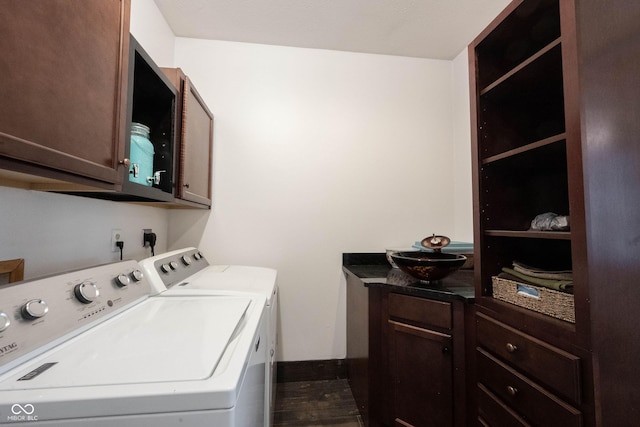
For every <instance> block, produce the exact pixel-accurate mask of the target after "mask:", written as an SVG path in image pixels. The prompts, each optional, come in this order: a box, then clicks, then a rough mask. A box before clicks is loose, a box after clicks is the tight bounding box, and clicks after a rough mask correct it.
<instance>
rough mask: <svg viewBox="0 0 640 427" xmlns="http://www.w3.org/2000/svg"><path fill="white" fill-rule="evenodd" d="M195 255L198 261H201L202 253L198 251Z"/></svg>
mask: <svg viewBox="0 0 640 427" xmlns="http://www.w3.org/2000/svg"><path fill="white" fill-rule="evenodd" d="M193 257H194V258H195V259H196V261H200V258H202V254H201V253H200V252H196V253H195V254H193Z"/></svg>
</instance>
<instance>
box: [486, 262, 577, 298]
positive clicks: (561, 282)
mask: <svg viewBox="0 0 640 427" xmlns="http://www.w3.org/2000/svg"><path fill="white" fill-rule="evenodd" d="M498 277H500V278H502V279H507V280H512V281H515V282H522V283H526V284H530V285H534V286H542V287H545V288H548V289H553V290H555V291H560V292H566V293H573V273H572V271H571V270H553V271H552V270H543V269H539V268H535V267H530V266H528V265H526V264H523V263H521V262H518V261H514V262H513V268H507V267H503V268H502V273H500V274H499V275H498Z"/></svg>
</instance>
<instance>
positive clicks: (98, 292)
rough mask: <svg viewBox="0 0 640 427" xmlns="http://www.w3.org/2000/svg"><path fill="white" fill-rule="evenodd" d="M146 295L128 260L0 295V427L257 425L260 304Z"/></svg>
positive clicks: (262, 328)
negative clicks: (4, 426) (25, 426)
mask: <svg viewBox="0 0 640 427" xmlns="http://www.w3.org/2000/svg"><path fill="white" fill-rule="evenodd" d="M150 292H151V287H150V285H149V282H148V280H147V279H146V278H145V277H144V274H143V272H142V271H141V269H140V266H139V264H138V263H137V262H135V261H125V262H120V263H115V264H109V265H104V266H99V267H93V268H91V269H86V270H78V271H75V272H70V273H65V274H62V275H58V276H51V277H47V278H43V279H37V280H32V281H25V282H19V283H16V284H12V285H8V286H3V287H0V424H7V425H9V424H16V423H19V424H22V425H34V426H35V425H39V426H92V427H93V426H104V427H107V426H109V427H112V426H119V427H120V426H125V427H143V426H144V427H148V426H167V427H168V426H175V425H181V426H192V427H207V426H211V427H256V426H259V425H261V424H262V422H263V420H264V406H265V405H264V396H265V391H264V390H265V383H264V370H265V363H266V358H265V351H264V350H263V347H264V346H265V345H264V343H265V342H266V341H267V339H266V334H267V324H266V323H265V322H264V317H263V312H264V306H265V298H264V297H262V296H260V295H248V294H247V295H238V296H232V295H228V296H223V295H216V296H214V295H211V296H202V295H198V296H196V297H192V296H188V295H183V296H176V297H174V298H149V294H150Z"/></svg>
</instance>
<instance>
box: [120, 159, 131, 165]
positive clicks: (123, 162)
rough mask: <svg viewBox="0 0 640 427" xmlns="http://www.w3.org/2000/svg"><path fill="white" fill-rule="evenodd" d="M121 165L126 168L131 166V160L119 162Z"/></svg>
mask: <svg viewBox="0 0 640 427" xmlns="http://www.w3.org/2000/svg"><path fill="white" fill-rule="evenodd" d="M118 164H119V165H124V166H126V167H129V166H131V160H129V159H122V160H120V161H119V162H118Z"/></svg>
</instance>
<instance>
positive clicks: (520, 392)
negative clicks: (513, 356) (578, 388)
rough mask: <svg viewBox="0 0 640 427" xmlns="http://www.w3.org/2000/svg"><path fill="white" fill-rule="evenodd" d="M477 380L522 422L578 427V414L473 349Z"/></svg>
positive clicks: (492, 358) (580, 416)
mask: <svg viewBox="0 0 640 427" xmlns="http://www.w3.org/2000/svg"><path fill="white" fill-rule="evenodd" d="M476 356H477V368H478V381H479V382H480V383H481V384H482V385H484V386H485V387H486V388H487V389H488V390H490V391H491V392H492V393H493V394H495V396H497V397H498V398H499V399H500V400H501V401H502V402H504V403H506V405H507V406H508V407H510V408H512V409H513V410H514V411H515V412H517V413H518V414H519V415H520V416H521V417H522V418H523V419H524V420H526V421H527V422H529V423H531V424H533V425H536V426H552V425H554V426H556V425H557V426H563V427H580V426H582V413H581V412H580V411H578V410H577V409H575V408H573V407H571V406H570V405H568V404H567V403H565V402H563V401H562V400H560V399H559V398H558V397H556V396H554V395H553V394H551V393H549V392H548V391H547V390H545V389H544V388H542V387H540V386H539V385H538V384H536V383H534V382H533V381H531V380H529V379H528V378H527V377H525V376H523V375H521V374H519V373H518V372H516V371H515V370H513V369H511V368H510V367H509V366H507V365H505V364H504V363H502V362H500V361H499V360H498V359H496V358H494V357H493V356H491V355H490V354H489V353H487V352H486V351H484V350H482V349H481V348H478V349H477V352H476Z"/></svg>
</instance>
